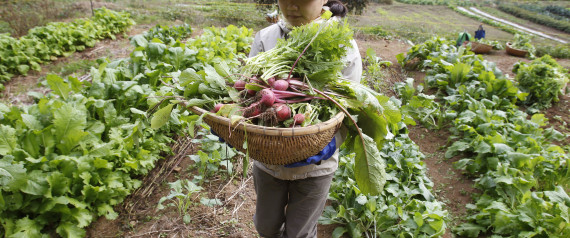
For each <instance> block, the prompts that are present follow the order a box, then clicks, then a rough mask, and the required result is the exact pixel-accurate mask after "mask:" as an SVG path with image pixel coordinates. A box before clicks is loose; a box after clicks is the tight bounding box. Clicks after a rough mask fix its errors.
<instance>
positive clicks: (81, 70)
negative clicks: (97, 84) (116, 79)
mask: <svg viewBox="0 0 570 238" xmlns="http://www.w3.org/2000/svg"><path fill="white" fill-rule="evenodd" d="M96 65H97V61H96V60H87V59H80V60H77V61H71V62H60V63H57V64H52V65H50V66H49V68H48V70H49V71H50V73H54V74H57V75H59V76H61V77H66V76H69V75H72V74H75V75H77V76H81V75H82V74H85V73H87V72H88V71H89V69H90V68H91V67H92V66H96Z"/></svg>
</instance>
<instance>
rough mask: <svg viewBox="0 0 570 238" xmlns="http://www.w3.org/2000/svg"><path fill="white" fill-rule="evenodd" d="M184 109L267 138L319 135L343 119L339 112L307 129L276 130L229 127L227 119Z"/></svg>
mask: <svg viewBox="0 0 570 238" xmlns="http://www.w3.org/2000/svg"><path fill="white" fill-rule="evenodd" d="M181 104H182V105H183V106H184V107H186V105H185V104H184V103H181ZM186 108H188V109H189V110H190V111H192V112H194V113H196V114H198V115H202V114H204V113H207V114H206V117H208V119H210V120H212V121H214V122H218V123H221V124H224V125H228V128H232V129H238V130H241V131H246V132H248V133H256V134H263V135H267V136H303V135H310V134H315V133H319V132H322V131H326V130H329V129H331V128H333V127H336V126H337V125H338V124H340V123H342V121H343V119H344V113H343V112H339V113H338V114H336V115H335V116H334V117H332V118H331V119H329V120H328V121H325V122H321V123H319V124H316V125H311V126H307V127H295V128H277V127H266V126H258V125H253V124H246V123H240V124H238V125H230V124H231V121H230V119H229V118H226V117H222V116H218V115H215V114H213V113H210V112H208V111H206V110H204V109H202V108H200V107H197V106H192V107H186Z"/></svg>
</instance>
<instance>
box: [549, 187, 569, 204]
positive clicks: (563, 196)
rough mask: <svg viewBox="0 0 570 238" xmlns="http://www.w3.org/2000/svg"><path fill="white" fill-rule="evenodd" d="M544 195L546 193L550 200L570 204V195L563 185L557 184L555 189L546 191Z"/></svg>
mask: <svg viewBox="0 0 570 238" xmlns="http://www.w3.org/2000/svg"><path fill="white" fill-rule="evenodd" d="M544 195H546V196H547V197H548V199H550V201H553V202H558V203H566V204H570V197H569V196H568V194H567V193H566V191H564V189H563V188H562V187H561V186H556V189H555V190H554V191H544Z"/></svg>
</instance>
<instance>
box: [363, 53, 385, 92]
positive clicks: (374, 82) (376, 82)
mask: <svg viewBox="0 0 570 238" xmlns="http://www.w3.org/2000/svg"><path fill="white" fill-rule="evenodd" d="M391 65H392V62H390V61H386V60H382V59H381V58H380V57H378V56H376V52H375V51H374V50H373V49H372V48H368V49H366V58H365V59H364V71H363V75H362V79H361V83H362V84H366V85H368V87H369V88H372V89H374V90H375V91H377V92H382V91H384V90H381V89H382V88H383V87H386V82H385V81H384V80H385V79H384V73H383V71H384V70H387V68H389V67H390V66H391Z"/></svg>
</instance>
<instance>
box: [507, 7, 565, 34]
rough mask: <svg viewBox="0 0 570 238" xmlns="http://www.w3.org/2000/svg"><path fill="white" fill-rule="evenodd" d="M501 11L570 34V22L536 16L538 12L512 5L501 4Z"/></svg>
mask: <svg viewBox="0 0 570 238" xmlns="http://www.w3.org/2000/svg"><path fill="white" fill-rule="evenodd" d="M499 9H500V10H501V11H504V12H506V13H509V14H512V15H514V16H517V17H520V18H523V19H526V20H529V21H532V22H534V23H538V24H541V25H545V26H548V27H552V28H554V29H558V30H561V31H563V32H566V33H570V22H568V21H564V20H557V19H554V18H552V17H550V16H546V15H541V14H536V12H532V11H528V10H525V9H523V8H521V7H518V6H515V5H510V4H499Z"/></svg>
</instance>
